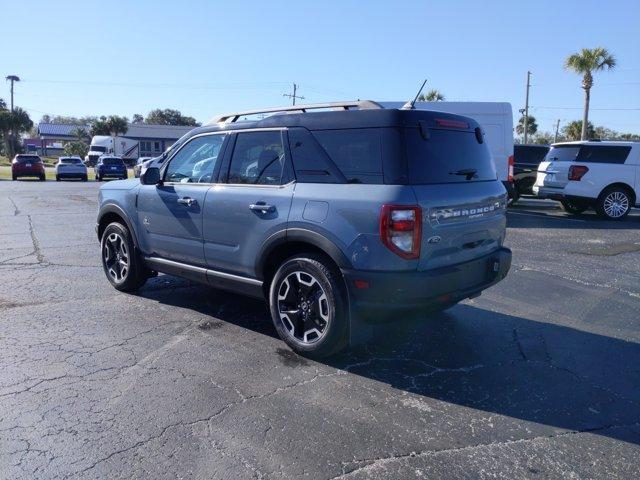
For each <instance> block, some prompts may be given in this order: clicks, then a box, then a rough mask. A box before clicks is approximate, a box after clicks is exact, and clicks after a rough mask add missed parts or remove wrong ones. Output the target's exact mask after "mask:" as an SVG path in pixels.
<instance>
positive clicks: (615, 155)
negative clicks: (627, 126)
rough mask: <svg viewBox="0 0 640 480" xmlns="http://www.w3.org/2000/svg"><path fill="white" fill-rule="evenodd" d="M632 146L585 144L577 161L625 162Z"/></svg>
mask: <svg viewBox="0 0 640 480" xmlns="http://www.w3.org/2000/svg"><path fill="white" fill-rule="evenodd" d="M630 150H631V147H626V146H623V145H620V146H617V145H616V146H611V145H583V146H581V147H580V153H578V156H577V157H576V162H596V163H624V162H625V160H626V159H627V156H628V155H629V151H630Z"/></svg>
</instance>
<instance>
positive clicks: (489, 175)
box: [405, 127, 497, 185]
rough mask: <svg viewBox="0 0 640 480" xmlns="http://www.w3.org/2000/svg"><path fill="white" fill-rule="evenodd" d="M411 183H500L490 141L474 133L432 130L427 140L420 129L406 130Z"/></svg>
mask: <svg viewBox="0 0 640 480" xmlns="http://www.w3.org/2000/svg"><path fill="white" fill-rule="evenodd" d="M405 144H406V152H407V161H408V166H409V181H410V183H411V184H414V185H424V184H433V183H458V182H469V181H487V180H496V179H497V175H496V170H495V166H494V165H493V161H492V160H491V154H490V153H489V149H488V147H487V144H486V142H484V143H478V140H477V139H476V135H475V133H474V132H469V131H462V130H446V129H436V128H432V129H429V138H428V139H427V140H425V139H423V137H422V135H421V133H420V130H419V129H418V127H409V128H405Z"/></svg>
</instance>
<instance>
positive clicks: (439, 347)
mask: <svg viewBox="0 0 640 480" xmlns="http://www.w3.org/2000/svg"><path fill="white" fill-rule="evenodd" d="M328 363H330V364H331V365H332V366H334V367H336V368H341V369H344V370H347V371H349V372H351V373H355V374H358V375H362V376H364V377H367V378H370V379H373V380H376V381H379V382H383V383H386V384H388V385H390V386H392V387H393V388H396V389H399V390H403V391H406V392H410V393H412V394H414V395H420V396H422V397H424V398H425V399H435V400H439V401H442V402H447V403H452V404H456V405H460V406H464V407H468V408H472V409H476V410H481V411H484V412H491V413H495V414H498V415H501V416H507V417H512V418H515V419H519V420H524V421H526V422H532V423H533V424H540V425H543V426H547V430H548V427H551V430H553V432H552V433H553V434H556V433H562V432H564V431H573V432H575V431H578V432H593V433H597V434H599V435H604V436H608V437H613V438H618V439H620V440H624V441H626V442H630V443H635V444H640V388H639V387H640V369H639V368H638V365H640V344H638V343H635V342H631V341H627V340H623V339H619V338H612V337H608V336H604V335H599V334H594V333H589V332H586V331H582V330H578V329H576V328H571V327H567V326H561V325H556V324H552V323H544V322H538V321H534V320H531V319H527V318H523V317H518V316H512V315H505V314H502V313H497V312H493V311H489V310H485V309H482V308H477V307H475V306H472V305H469V304H462V305H458V306H456V307H454V308H452V309H451V310H449V311H447V312H443V313H440V314H436V315H433V316H431V317H429V318H427V319H411V320H405V321H402V322H400V323H399V324H393V325H386V326H384V327H382V328H381V329H380V330H379V331H378V332H377V335H376V336H375V338H374V339H373V340H372V341H371V342H369V344H368V345H365V346H362V347H359V348H356V349H353V350H351V351H349V352H346V353H344V354H341V355H339V356H337V357H335V358H333V359H331V360H330V361H329V362H328ZM623 426H624V427H628V428H626V429H620V428H614V427H623ZM532 428H534V429H535V427H532ZM629 429H631V430H633V433H632V434H630V433H629ZM543 435H549V433H548V432H546V433H543Z"/></svg>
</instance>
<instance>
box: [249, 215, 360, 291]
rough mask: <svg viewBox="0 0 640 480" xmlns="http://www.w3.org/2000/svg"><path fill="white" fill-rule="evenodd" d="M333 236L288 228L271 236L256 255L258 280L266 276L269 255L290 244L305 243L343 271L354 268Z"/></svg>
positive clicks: (305, 229) (304, 229)
mask: <svg viewBox="0 0 640 480" xmlns="http://www.w3.org/2000/svg"><path fill="white" fill-rule="evenodd" d="M331 236H332V235H331V234H329V233H327V232H323V233H319V232H317V231H314V230H310V229H308V228H298V227H293V228H287V229H285V230H279V231H277V232H275V233H273V234H272V235H271V236H269V237H268V238H267V239H266V240H265V241H264V243H263V244H262V246H261V247H260V250H259V251H258V253H257V255H256V264H255V273H256V275H257V277H258V278H260V279H262V278H263V275H264V266H265V264H266V263H267V259H268V258H269V255H270V254H271V253H272V252H273V251H274V250H275V249H276V248H278V247H280V246H282V245H284V244H286V243H288V242H305V243H308V244H310V245H313V246H314V247H317V248H319V249H320V250H322V251H323V252H325V253H326V254H327V255H328V256H329V257H330V258H331V259H332V260H333V261H334V262H335V263H336V265H338V267H339V268H341V269H351V268H353V266H352V264H351V262H350V261H349V259H348V258H347V256H346V255H345V254H344V252H343V250H342V249H341V248H340V247H338V245H337V242H336V240H334V239H332V238H330V237H331Z"/></svg>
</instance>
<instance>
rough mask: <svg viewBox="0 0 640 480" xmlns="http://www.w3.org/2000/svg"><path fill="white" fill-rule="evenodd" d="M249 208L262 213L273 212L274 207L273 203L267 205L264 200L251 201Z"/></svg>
mask: <svg viewBox="0 0 640 480" xmlns="http://www.w3.org/2000/svg"><path fill="white" fill-rule="evenodd" d="M249 208H250V209H251V210H256V211H258V212H262V213H268V212H274V211H275V209H276V207H274V206H273V205H267V204H266V203H264V202H258V203H252V204H251V205H249Z"/></svg>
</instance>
